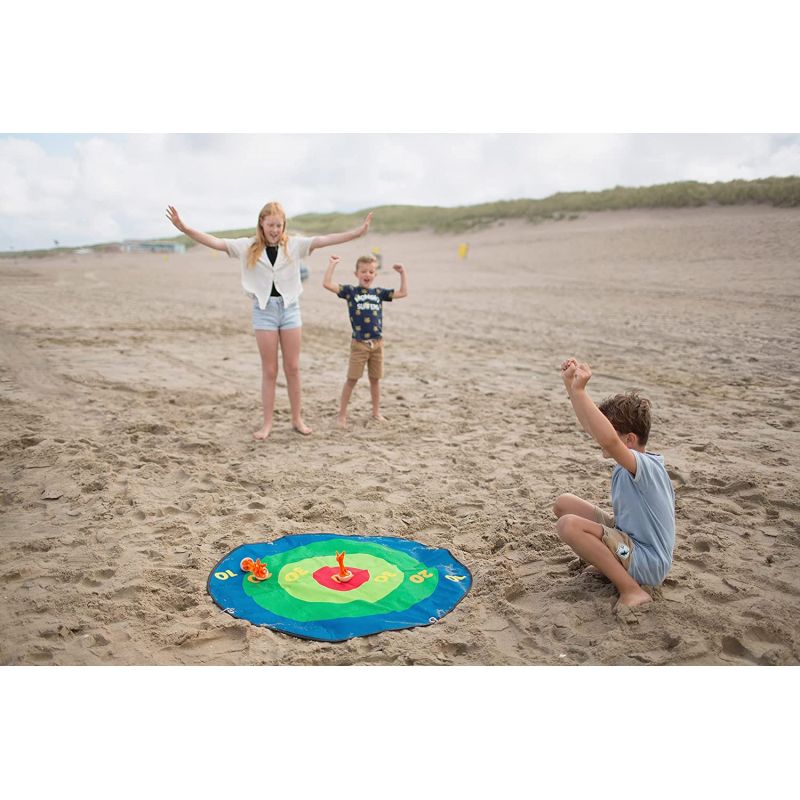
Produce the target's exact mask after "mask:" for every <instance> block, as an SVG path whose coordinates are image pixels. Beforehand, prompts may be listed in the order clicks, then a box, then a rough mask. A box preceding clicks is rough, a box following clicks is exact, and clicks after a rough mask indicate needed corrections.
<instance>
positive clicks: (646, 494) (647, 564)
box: [611, 450, 675, 586]
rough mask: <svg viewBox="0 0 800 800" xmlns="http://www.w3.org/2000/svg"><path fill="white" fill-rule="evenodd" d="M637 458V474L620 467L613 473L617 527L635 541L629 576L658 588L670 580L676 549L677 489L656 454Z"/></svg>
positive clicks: (633, 451)
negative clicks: (673, 554)
mask: <svg viewBox="0 0 800 800" xmlns="http://www.w3.org/2000/svg"><path fill="white" fill-rule="evenodd" d="M631 452H632V453H633V455H634V456H635V457H636V475H635V476H633V475H631V474H630V472H628V470H626V469H625V468H624V467H621V466H620V465H619V464H617V466H616V467H614V471H613V472H612V473H611V505H612V506H613V508H614V525H615V526H616V527H617V528H619V529H620V530H621V531H624V532H625V533H627V534H628V536H630V537H631V539H633V542H634V545H635V546H634V548H633V558H632V559H631V566H630V574H631V576H632V577H633V578H634V580H636V581H638V582H639V583H645V584H647V585H648V586H658V585H659V584H660V583H661V582H662V581H663V580H664V578H666V577H667V573H668V572H669V568H670V566H671V564H672V549H673V548H674V546H675V490H674V489H673V488H672V482H671V481H670V479H669V475H667V470H666V467H665V466H664V457H663V456H660V455H658V454H657V453H640V452H638V451H637V450H631Z"/></svg>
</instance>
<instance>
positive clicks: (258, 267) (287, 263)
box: [167, 202, 372, 439]
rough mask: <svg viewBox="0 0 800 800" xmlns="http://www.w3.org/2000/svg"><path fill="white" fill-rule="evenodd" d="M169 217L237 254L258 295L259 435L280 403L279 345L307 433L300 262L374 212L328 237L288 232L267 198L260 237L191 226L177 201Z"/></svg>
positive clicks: (245, 279)
mask: <svg viewBox="0 0 800 800" xmlns="http://www.w3.org/2000/svg"><path fill="white" fill-rule="evenodd" d="M167 219H169V221H170V222H171V223H172V224H173V225H174V226H175V227H176V228H177V229H178V230H179V231H180V232H181V233H184V234H186V236H188V237H190V238H191V239H194V240H195V241H196V242H198V243H199V244H203V245H205V246H206V247H211V248H212V249H214V250H220V251H221V252H223V253H227V254H228V255H229V256H230V257H231V258H238V259H239V263H240V265H241V273H242V288H243V289H244V290H245V292H246V293H247V294H248V295H249V296H250V297H252V298H253V331H254V332H255V336H256V342H257V344H258V352H259V354H260V356H261V403H262V407H263V411H264V424H263V425H262V426H261V427H260V428H259V429H258V430H257V431H254V432H253V437H254V438H255V439H266V438H267V437H268V436H269V434H270V431H271V430H272V412H273V410H274V408H275V382H276V379H277V376H278V348H279V346H280V351H281V355H282V356H283V371H284V374H285V375H286V388H287V391H288V393H289V405H290V407H291V411H292V426H293V427H294V429H295V430H296V431H297V432H298V433H302V434H304V435H308V434H309V433H311V428H309V427H308V425H306V424H305V422H303V416H302V413H301V412H302V409H301V403H300V341H301V332H302V324H303V323H302V319H301V317H300V294H301V293H302V291H303V286H302V283H301V280H300V262H301V260H302V259H303V258H305V257H306V256H308V255H310V254H311V253H312V252H314V250H317V249H319V248H320V247H330V246H331V245H336V244H343V243H344V242H349V241H352V240H353V239H357V238H358V237H359V236H363V235H364V234H365V233H366V232H367V231H368V230H369V224H370V222H371V221H372V212H370V213H369V214H367V216H366V217H365V219H364V222H363V223H362V224H361V225H359V226H358V227H357V228H354V229H353V230H351V231H346V232H345V233H329V234H327V235H326V236H290V235H288V234H287V233H286V214H285V213H284V210H283V208H282V207H281V205H280V203H275V202H272V203H267V204H266V205H265V206H264V207H263V208H262V209H261V211H260V212H259V214H258V224H257V226H256V233H255V236H246V237H243V238H240V239H221V238H219V237H218V236H213V235H212V234H210V233H203V232H202V231H196V230H193V229H192V228H189V227H187V226H186V225H185V224H184V223H183V221H182V220H181V218H180V216H179V215H178V211H177V209H175V207H174V206H168V207H167Z"/></svg>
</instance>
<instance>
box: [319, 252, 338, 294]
mask: <svg viewBox="0 0 800 800" xmlns="http://www.w3.org/2000/svg"><path fill="white" fill-rule="evenodd" d="M338 263H339V256H331V257H330V260H329V261H328V268H327V269H326V270H325V277H324V278H323V279H322V285H323V286H324V287H325V288H326V289H327V290H328V291H329V292H333V293H334V294H339V288H340V287H339V284H338V283H334V282H333V271H334V270H335V269H336V265H337V264H338Z"/></svg>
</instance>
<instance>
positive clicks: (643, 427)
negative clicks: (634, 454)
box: [598, 392, 650, 447]
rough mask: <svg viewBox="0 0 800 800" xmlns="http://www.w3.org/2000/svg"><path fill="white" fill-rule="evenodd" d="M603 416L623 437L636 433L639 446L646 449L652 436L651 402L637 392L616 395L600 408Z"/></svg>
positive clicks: (601, 404)
mask: <svg viewBox="0 0 800 800" xmlns="http://www.w3.org/2000/svg"><path fill="white" fill-rule="evenodd" d="M598 408H599V409H600V411H601V412H602V413H603V415H604V416H605V417H606V418H607V419H608V421H609V422H610V423H611V424H612V425H613V426H614V430H615V431H616V432H617V433H620V434H622V435H623V436H624V435H625V434H626V433H635V434H636V436H637V438H638V439H639V444H640V445H641V446H642V447H644V446H645V445H646V444H647V438H648V437H649V436H650V401H649V400H648V399H647V398H646V397H640V396H639V394H638V393H637V392H626V393H625V394H615V395H614V396H613V397H608V398H606V399H605V400H603V402H602V403H600V405H599V406H598Z"/></svg>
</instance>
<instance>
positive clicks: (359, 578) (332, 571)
mask: <svg viewBox="0 0 800 800" xmlns="http://www.w3.org/2000/svg"><path fill="white" fill-rule="evenodd" d="M347 569H348V570H349V571H350V572H352V573H353V577H352V578H350V580H349V581H347V583H339V581H336V580H334V579H333V576H334V575H338V574H339V567H320V568H319V569H318V570H317V571H316V572H315V573H314V575H313V578H314V580H315V581H316V582H317V583H318V584H320V585H321V586H325V587H327V588H328V589H335V590H336V591H337V592H349V591H350V590H351V589H357V588H358V587H359V586H361V585H362V584H364V583H366V582H367V581H368V580H369V570H368V569H358V567H347Z"/></svg>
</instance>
